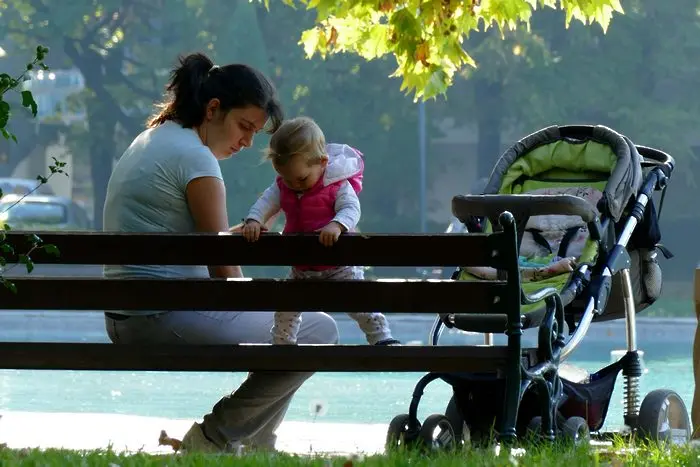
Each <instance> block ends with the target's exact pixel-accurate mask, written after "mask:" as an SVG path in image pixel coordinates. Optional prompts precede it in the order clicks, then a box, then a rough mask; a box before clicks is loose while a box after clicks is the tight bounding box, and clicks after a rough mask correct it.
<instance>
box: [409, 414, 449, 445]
mask: <svg viewBox="0 0 700 467" xmlns="http://www.w3.org/2000/svg"><path fill="white" fill-rule="evenodd" d="M418 437H419V438H420V440H421V441H422V442H423V446H424V447H425V448H427V449H429V450H433V451H451V450H454V449H456V448H457V445H458V442H457V437H456V436H455V430H454V428H452V424H451V423H450V420H449V419H448V418H447V417H446V416H444V415H442V414H433V415H430V416H428V418H426V419H425V421H424V422H423V426H422V427H421V429H420V433H419V435H418Z"/></svg>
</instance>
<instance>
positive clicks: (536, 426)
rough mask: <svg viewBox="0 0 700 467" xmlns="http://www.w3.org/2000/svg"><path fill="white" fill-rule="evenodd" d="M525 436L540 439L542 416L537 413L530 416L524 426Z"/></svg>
mask: <svg viewBox="0 0 700 467" xmlns="http://www.w3.org/2000/svg"><path fill="white" fill-rule="evenodd" d="M525 437H527V438H530V439H540V438H541V437H542V417H540V416H539V415H538V416H536V417H532V419H531V420H530V421H529V422H528V424H527V428H525Z"/></svg>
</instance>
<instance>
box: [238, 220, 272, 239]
mask: <svg viewBox="0 0 700 467" xmlns="http://www.w3.org/2000/svg"><path fill="white" fill-rule="evenodd" d="M266 230H267V228H266V227H265V226H264V225H262V224H261V223H260V222H258V221H255V220H253V219H248V220H246V221H245V225H244V226H243V237H244V238H245V239H246V240H248V241H249V242H257V241H258V238H260V232H264V231H266Z"/></svg>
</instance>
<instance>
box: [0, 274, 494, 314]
mask: <svg viewBox="0 0 700 467" xmlns="http://www.w3.org/2000/svg"><path fill="white" fill-rule="evenodd" d="M13 282H14V284H15V286H16V287H17V293H16V294H15V293H12V292H11V291H10V290H8V289H6V288H5V287H0V307H2V309H5V310H13V309H24V310H149V311H176V310H200V311H266V310H287V311H309V310H323V311H326V312H360V311H365V312H367V311H381V312H387V313H412V312H416V313H420V312H423V313H426V312H430V313H459V312H468V311H472V312H477V311H481V312H489V313H501V312H503V313H504V312H505V311H504V310H503V309H502V308H503V307H504V306H505V305H504V304H505V303H506V302H507V301H506V300H496V299H495V297H497V296H501V297H502V296H503V294H505V293H506V290H507V284H506V283H505V282H501V281H485V282H482V281H474V282H469V281H456V282H455V281H418V280H413V281H410V280H391V281H390V282H389V281H382V280H379V281H314V280H304V281H289V280H274V279H254V280H250V279H232V280H225V279H218V280H217V279H214V280H212V279H99V278H87V279H86V278H22V279H13ZM494 302H497V303H494Z"/></svg>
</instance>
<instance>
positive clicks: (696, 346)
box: [691, 267, 700, 439]
mask: <svg viewBox="0 0 700 467" xmlns="http://www.w3.org/2000/svg"><path fill="white" fill-rule="evenodd" d="M693 295H694V296H695V297H694V298H695V315H696V316H697V318H698V326H697V327H696V328H695V340H694V342H693V374H694V375H695V394H694V395H693V409H692V414H691V418H692V420H693V439H700V267H699V268H698V269H696V270H695V287H694V294H693Z"/></svg>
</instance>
